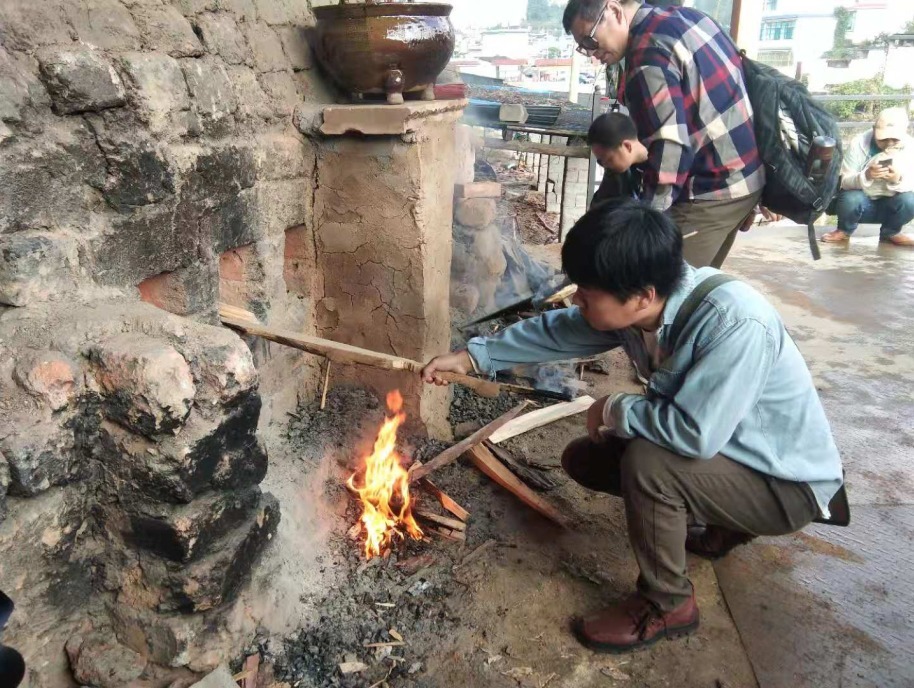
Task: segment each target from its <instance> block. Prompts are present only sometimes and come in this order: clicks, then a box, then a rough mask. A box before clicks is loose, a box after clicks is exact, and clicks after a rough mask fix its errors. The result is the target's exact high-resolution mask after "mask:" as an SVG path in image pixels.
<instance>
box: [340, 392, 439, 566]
mask: <svg viewBox="0 0 914 688" xmlns="http://www.w3.org/2000/svg"><path fill="white" fill-rule="evenodd" d="M387 408H388V409H390V412H391V413H392V414H393V415H391V416H388V417H387V418H386V419H385V421H384V424H383V425H382V426H381V430H380V431H379V432H378V438H377V440H375V444H374V451H372V453H371V454H369V455H368V456H367V457H365V463H364V466H362V467H361V468H359V470H357V471H356V472H355V473H353V474H352V475H351V476H350V477H349V480H348V481H347V483H346V484H347V485H348V486H349V488H350V489H351V490H353V491H354V492H356V493H357V494H358V496H359V499H360V500H361V502H362V515H361V517H360V518H359V523H360V524H361V530H362V532H363V533H364V535H365V556H366V557H367V558H368V559H371V558H372V557H377V556H381V555H383V554H387V552H389V551H390V548H391V547H392V546H393V544H394V542H395V541H398V540H403V539H405V538H406V536H407V535H408V536H409V537H411V538H413V539H414V540H420V539H422V535H423V533H422V529H421V528H420V527H419V524H418V523H416V519H415V518H413V513H412V502H411V499H410V494H409V474H408V473H407V471H406V469H405V468H404V467H403V464H402V460H401V458H400V456H399V455H398V454H397V452H396V450H395V447H396V443H397V429H398V428H399V427H400V425H402V424H403V421H404V420H406V414H404V413H403V412H402V408H403V397H402V396H400V392H399V391H397V390H394V391H393V392H390V393H389V394H388V395H387Z"/></svg>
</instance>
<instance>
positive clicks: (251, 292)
mask: <svg viewBox="0 0 914 688" xmlns="http://www.w3.org/2000/svg"><path fill="white" fill-rule="evenodd" d="M262 282H263V268H262V267H261V264H260V257H259V256H258V255H257V251H256V249H255V247H254V245H253V244H248V245H247V246H238V247H237V248H233V249H229V250H228V251H225V252H224V253H223V254H222V255H220V256H219V301H220V302H221V303H227V304H229V305H231V306H238V307H239V308H249V307H250V305H251V302H252V300H254V299H255V298H256V296H258V295H259V293H258V289H259V288H260V287H261V286H262Z"/></svg>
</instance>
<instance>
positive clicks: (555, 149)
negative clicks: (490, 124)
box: [482, 139, 590, 158]
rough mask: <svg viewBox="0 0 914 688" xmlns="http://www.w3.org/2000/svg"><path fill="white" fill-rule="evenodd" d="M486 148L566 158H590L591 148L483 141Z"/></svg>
mask: <svg viewBox="0 0 914 688" xmlns="http://www.w3.org/2000/svg"><path fill="white" fill-rule="evenodd" d="M482 145H483V147H484V148H494V149H495V150H507V151H517V152H520V153H527V152H530V153H544V154H545V155H557V156H561V157H564V158H589V157H590V147H589V146H553V145H551V144H548V143H533V142H531V141H499V140H498V139H483V141H482Z"/></svg>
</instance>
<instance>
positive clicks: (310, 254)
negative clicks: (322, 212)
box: [283, 225, 317, 298]
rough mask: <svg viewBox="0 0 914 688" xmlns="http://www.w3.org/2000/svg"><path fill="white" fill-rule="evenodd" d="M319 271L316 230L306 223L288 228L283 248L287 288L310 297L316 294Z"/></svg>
mask: <svg viewBox="0 0 914 688" xmlns="http://www.w3.org/2000/svg"><path fill="white" fill-rule="evenodd" d="M316 272H317V267H316V258H315V250H314V232H313V231H312V230H311V228H310V227H308V226H306V225H297V226H295V227H290V228H289V229H287V230H286V236H285V244H284V249H283V280H284V281H285V283H286V289H287V290H288V291H289V292H291V293H293V294H297V295H298V296H303V297H306V298H310V297H311V296H312V295H313V294H314V289H313V286H314V280H315V275H316Z"/></svg>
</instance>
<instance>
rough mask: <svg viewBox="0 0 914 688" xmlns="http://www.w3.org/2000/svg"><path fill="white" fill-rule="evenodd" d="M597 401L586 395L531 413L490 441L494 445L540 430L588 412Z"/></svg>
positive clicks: (510, 424)
mask: <svg viewBox="0 0 914 688" xmlns="http://www.w3.org/2000/svg"><path fill="white" fill-rule="evenodd" d="M595 401H596V399H594V398H593V397H592V396H590V395H588V394H585V395H584V396H582V397H578V398H577V399H575V400H574V401H563V402H562V403H561V404H553V405H552V406H546V407H544V408H541V409H537V410H535V411H531V412H530V413H525V414H524V415H522V416H521V417H520V418H516V419H514V420H512V421H511V422H509V423H505V424H504V425H502V426H501V427H500V428H499V429H498V430H496V431H495V432H493V433H492V434H491V435H490V436H489V438H488V440H489V442H491V443H492V444H498V443H499V442H504V441H505V440H507V439H510V438H512V437H516V436H517V435H522V434H523V433H525V432H528V431H530V430H533V429H534V428H539V427H542V426H543V425H548V424H549V423H553V422H555V421H557V420H560V419H561V418H567V417H568V416H573V415H574V414H576V413H581V412H582V411H586V410H587V409H589V408H590V406H591V405H592V404H593V403H594V402H595Z"/></svg>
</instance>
